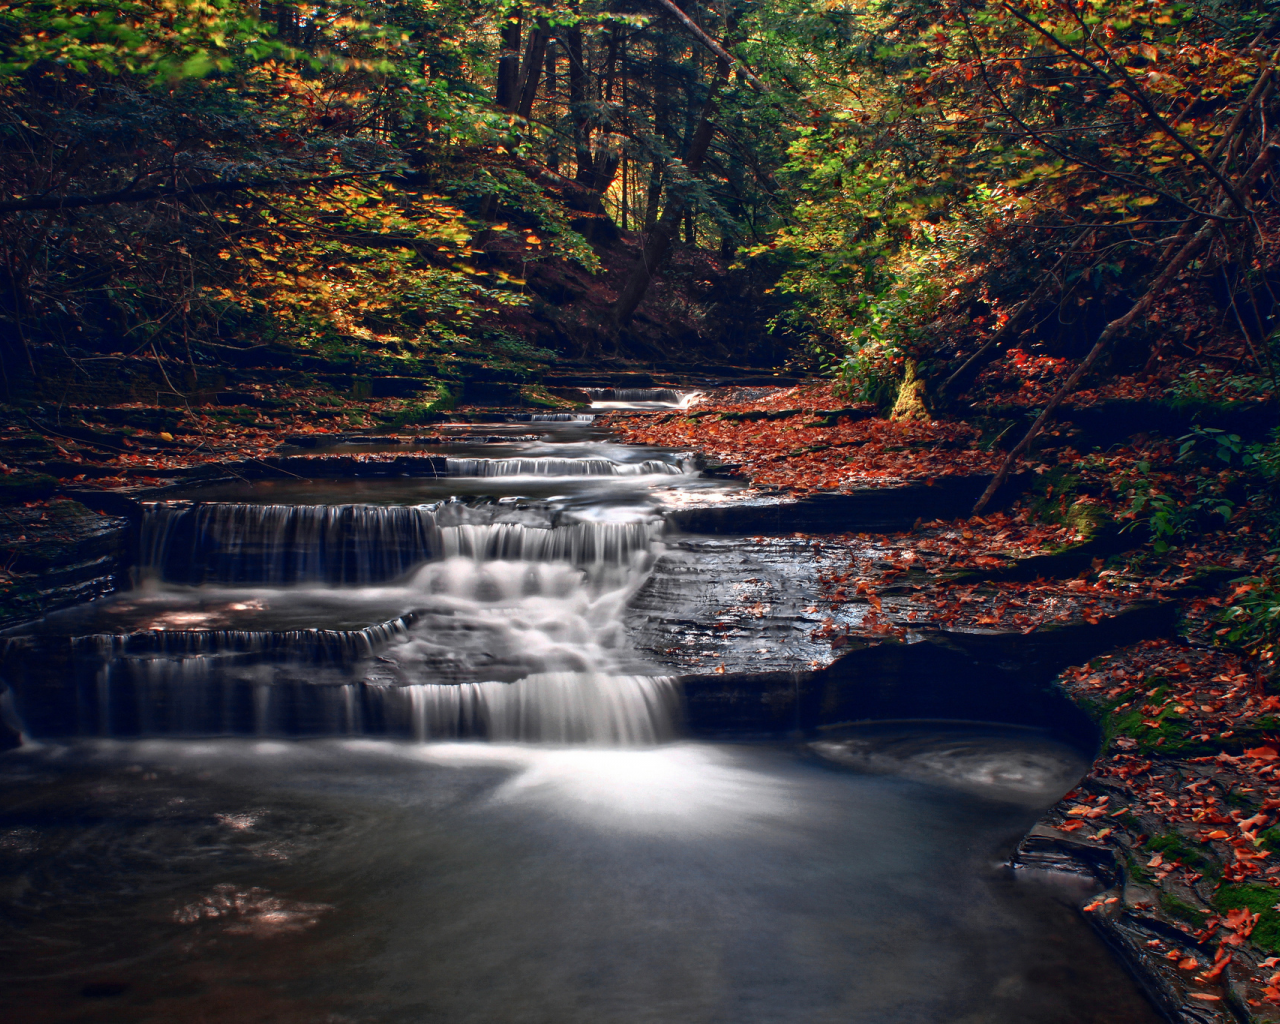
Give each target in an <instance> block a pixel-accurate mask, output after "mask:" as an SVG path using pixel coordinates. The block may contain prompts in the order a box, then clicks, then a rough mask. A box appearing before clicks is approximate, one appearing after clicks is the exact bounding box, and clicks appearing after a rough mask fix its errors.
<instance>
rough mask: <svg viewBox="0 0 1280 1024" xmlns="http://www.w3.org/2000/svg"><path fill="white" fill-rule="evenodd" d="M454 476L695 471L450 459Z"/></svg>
mask: <svg viewBox="0 0 1280 1024" xmlns="http://www.w3.org/2000/svg"><path fill="white" fill-rule="evenodd" d="M447 462H448V466H449V475H450V476H475V477H495V476H646V475H649V474H659V475H662V474H668V475H674V474H678V473H687V472H690V471H691V468H690V467H688V466H686V465H684V464H679V465H673V464H671V463H669V462H663V461H661V460H659V459H646V460H645V461H644V462H630V463H628V462H613V461H611V460H609V459H448V460H447Z"/></svg>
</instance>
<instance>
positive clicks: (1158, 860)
mask: <svg viewBox="0 0 1280 1024" xmlns="http://www.w3.org/2000/svg"><path fill="white" fill-rule="evenodd" d="M1163 863H1164V854H1163V853H1157V854H1156V855H1155V856H1154V857H1152V858H1151V859H1150V860H1149V861H1147V867H1149V868H1158V867H1159V866H1160V865H1161V864H1163Z"/></svg>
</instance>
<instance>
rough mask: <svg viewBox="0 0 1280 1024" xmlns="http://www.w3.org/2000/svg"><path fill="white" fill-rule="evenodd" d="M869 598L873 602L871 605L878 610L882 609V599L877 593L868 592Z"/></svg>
mask: <svg viewBox="0 0 1280 1024" xmlns="http://www.w3.org/2000/svg"><path fill="white" fill-rule="evenodd" d="M867 600H868V601H869V602H870V603H871V606H872V607H873V608H874V609H875V610H876V611H880V610H881V601H880V598H879V597H878V596H877V595H875V594H868V595H867Z"/></svg>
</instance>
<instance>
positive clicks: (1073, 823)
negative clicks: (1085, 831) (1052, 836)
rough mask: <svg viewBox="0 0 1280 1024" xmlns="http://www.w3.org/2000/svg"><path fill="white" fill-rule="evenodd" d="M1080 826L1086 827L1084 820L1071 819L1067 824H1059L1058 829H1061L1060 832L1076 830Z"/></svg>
mask: <svg viewBox="0 0 1280 1024" xmlns="http://www.w3.org/2000/svg"><path fill="white" fill-rule="evenodd" d="M1079 828H1084V822H1083V821H1071V822H1068V823H1067V824H1065V825H1059V826H1058V831H1059V832H1074V831H1075V830H1076V829H1079Z"/></svg>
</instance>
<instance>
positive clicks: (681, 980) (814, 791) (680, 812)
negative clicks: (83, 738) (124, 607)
mask: <svg viewBox="0 0 1280 1024" xmlns="http://www.w3.org/2000/svg"><path fill="white" fill-rule="evenodd" d="M984 735H985V737H986V739H985V740H984V738H983V737H984ZM846 738H847V737H846ZM864 739H867V743H866V744H864V745H863V747H862V748H861V749H862V750H863V754H864V756H871V751H872V748H875V749H876V750H878V751H880V752H881V753H882V754H883V757H882V758H881V759H880V760H878V761H876V764H875V770H874V771H867V770H864V769H862V768H854V767H850V766H848V765H845V766H839V767H837V768H836V769H835V770H832V768H831V767H827V766H824V764H823V763H821V762H820V761H818V760H815V759H814V758H813V756H812V752H811V751H810V750H809V749H808V748H807V747H804V746H802V747H800V748H797V749H795V750H792V749H788V748H785V747H772V746H719V745H709V744H699V743H674V744H668V745H664V746H658V747H652V748H648V749H632V750H616V749H615V750H610V749H601V748H578V749H574V748H555V747H540V746H532V745H520V744H482V743H433V744H421V745H420V744H401V743H389V742H386V741H374V740H368V739H352V740H327V741H316V742H308V743H299V742H293V743H284V742H253V741H230V740H220V741H204V742H184V741H176V740H150V741H143V742H135V743H125V742H119V741H108V742H102V743H90V744H81V745H74V746H69V747H48V748H46V749H45V750H44V751H38V752H25V753H21V754H18V755H10V756H8V757H5V758H0V784H2V786H0V836H3V837H4V839H3V841H0V866H2V867H3V869H4V871H3V877H4V878H6V879H7V880H8V882H7V883H6V885H5V887H4V889H3V890H2V891H0V911H2V912H3V915H4V917H3V920H4V921H5V922H7V928H6V930H4V931H0V979H2V980H3V982H4V984H3V986H2V987H0V1013H3V1014H4V1015H5V1017H6V1019H11V1020H19V1021H36V1020H38V1021H46V1022H50V1024H53V1022H59V1024H60V1022H64V1021H65V1022H70V1021H80V1020H89V1019H92V1020H94V1021H100V1020H105V1021H112V1022H115V1021H120V1022H124V1021H129V1022H142V1021H145V1022H151V1021H156V1022H159V1021H162V1020H178V1019H182V1020H188V1019H194V1020H201V1021H216V1022H219V1024H220V1022H222V1021H226V1022H228V1024H230V1022H232V1021H234V1022H236V1024H241V1022H242V1021H244V1020H245V1019H250V1020H253V1019H263V1020H266V1019H271V1020H276V1021H286V1022H289V1024H293V1022H295V1021H296V1022H298V1024H302V1022H313V1021H344V1022H351V1024H365V1022H368V1024H374V1022H378V1024H388V1022H390V1024H401V1022H403V1024H410V1022H413V1024H418V1022H422V1021H442V1022H443V1021H448V1022H449V1024H454V1022H463V1024H472V1022H475V1024H482V1022H483V1024H508V1022H510V1024H516V1022H520V1024H523V1022H526V1021H547V1022H553V1021H554V1022H556V1024H578V1022H581V1024H588V1022H590V1024H601V1022H605V1024H615V1022H616V1024H667V1022H670V1021H675V1020H678V1021H682V1022H691V1024H719V1022H723V1021H735V1022H738V1021H740V1022H746V1024H757V1022H759V1024H764V1022H769V1024H774V1022H779V1024H791V1022H795V1024H813V1022H818V1024H827V1022H830V1024H837V1022H839V1024H850V1022H853V1024H883V1022H896V1021H902V1022H908V1021H910V1022H916V1021H928V1022H933V1021H945V1022H951V1021H975V1022H976V1021H984V1022H991V1024H1023V1022H1027V1024H1030V1022H1036V1024H1121V1022H1124V1024H1154V1020H1155V1018H1154V1017H1153V1016H1152V1015H1151V1013H1150V1011H1149V1010H1148V1009H1147V1008H1146V1006H1145V1004H1144V1003H1143V1002H1142V1000H1141V998H1140V996H1139V995H1138V994H1137V993H1136V992H1135V991H1134V989H1133V987H1132V985H1131V984H1130V983H1129V982H1128V980H1127V979H1126V978H1125V977H1124V975H1123V974H1122V973H1121V972H1120V971H1119V969H1118V968H1117V967H1116V966H1115V965H1114V963H1113V962H1112V961H1111V960H1110V958H1109V956H1108V955H1107V953H1106V951H1105V949H1103V948H1102V947H1101V946H1100V945H1099V944H1098V943H1097V942H1096V940H1095V939H1094V938H1093V936H1092V935H1091V934H1090V932H1089V930H1088V928H1087V926H1086V925H1085V924H1084V923H1083V922H1081V920H1080V919H1079V916H1078V914H1076V912H1075V911H1074V910H1073V909H1072V902H1073V901H1074V900H1076V899H1077V898H1078V897H1079V896H1082V895H1084V893H1083V892H1080V891H1076V890H1073V889H1071V888H1070V887H1071V886H1079V885H1080V883H1079V881H1078V880H1063V881H1052V880H1049V879H1040V880H1033V879H1027V878H1023V879H1021V880H1019V881H1013V880H1012V879H1011V878H1009V877H1007V876H1006V875H1005V874H1003V873H1002V872H1000V871H999V870H998V869H995V868H993V864H994V863H995V862H996V861H997V860H998V856H999V853H1000V851H1001V850H1002V849H1007V846H1008V844H1009V843H1010V842H1012V840H1013V839H1014V838H1015V837H1016V836H1017V835H1019V834H1020V833H1021V832H1022V831H1023V830H1024V829H1025V828H1026V827H1027V826H1028V825H1029V824H1030V822H1031V821H1033V820H1034V818H1035V816H1036V815H1037V814H1038V810H1037V808H1036V807H1033V806H1031V804H1030V803H1029V802H1028V803H1025V804H1022V803H1016V802H1009V801H1007V800H1005V799H1003V798H1001V799H989V796H990V795H991V792H1001V791H1007V790H1008V789H1009V787H1008V784H1007V776H1009V774H1010V773H1013V774H1017V773H1018V772H1019V771H1021V769H1020V768H1018V767H1017V766H1018V765H1024V764H1044V765H1052V764H1055V763H1057V764H1061V765H1064V766H1065V765H1066V763H1067V762H1068V760H1069V759H1070V755H1069V753H1068V752H1064V751H1063V749H1062V748H1060V747H1059V746H1058V745H1056V744H1054V743H1053V742H1051V741H1049V740H1047V739H1046V738H1045V737H1043V736H1039V735H1037V734H1033V733H1027V732H1023V733H1020V734H1019V733H1017V732H1016V731H1010V730H1001V729H995V730H990V731H984V730H983V729H982V728H969V729H968V730H967V731H962V732H961V733H958V734H953V735H948V734H947V730H945V729H944V730H937V729H935V728H934V727H932V726H925V727H921V726H900V727H897V729H896V731H894V730H889V731H881V732H880V733H879V734H878V735H876V736H874V737H870V738H865V737H864ZM984 743H985V744H986V751H985V754H984V752H983V745H984ZM906 750H911V751H912V752H913V753H911V754H910V755H908V756H906V757H902V756H898V755H899V754H900V753H901V752H902V751H906ZM930 750H932V751H934V752H935V753H937V754H938V755H940V756H943V758H944V763H947V764H950V763H954V761H955V760H956V758H957V757H959V755H957V754H955V753H954V752H955V751H960V750H963V751H965V752H966V753H965V754H964V755H963V757H960V758H959V759H960V760H962V761H967V762H968V761H971V762H973V763H975V764H976V763H984V764H986V766H987V767H985V768H983V769H981V770H980V771H979V772H978V773H977V778H978V780H979V781H978V782H975V781H974V780H975V775H974V773H973V772H970V771H968V770H967V769H965V770H962V771H961V772H960V773H959V776H958V777H959V778H960V780H961V785H960V786H959V788H957V787H955V786H954V785H952V781H954V778H955V777H956V774H955V773H949V772H947V771H944V772H942V773H941V776H947V777H949V778H951V779H952V781H948V782H946V784H940V783H939V782H938V779H937V778H935V779H933V780H932V781H921V780H918V779H915V778H908V777H906V775H905V774H904V773H903V772H896V771H893V770H890V765H891V762H893V761H894V760H895V759H896V760H897V762H898V763H908V762H911V763H917V762H921V760H922V759H923V761H926V762H927V761H929V757H930V755H929V754H928V753H927V752H928V751H930ZM949 751H950V752H952V753H948V752H949ZM1076 757H1077V760H1076V761H1075V762H1074V765H1075V767H1074V768H1073V769H1072V770H1074V771H1078V770H1079V768H1080V765H1081V764H1082V763H1083V762H1082V761H1080V760H1079V759H1078V755H1076ZM984 758H985V761H984ZM913 759H914V761H913ZM1001 764H1002V765H1005V766H1006V767H1007V769H1008V770H1007V771H1005V770H998V769H995V770H993V768H992V766H993V765H1001ZM914 771H915V769H914V768H908V769H907V772H908V773H911V772H914ZM1054 771H1055V769H1052V768H1049V769H1046V770H1045V772H1044V773H1043V774H1042V775H1041V776H1039V778H1040V779H1041V781H1042V782H1043V783H1044V785H1045V786H1048V789H1045V788H1043V787H1041V788H1039V789H1038V790H1037V792H1038V794H1039V795H1038V796H1037V797H1036V799H1037V800H1039V801H1041V802H1043V801H1045V800H1048V799H1052V796H1053V794H1054V793H1055V792H1056V791H1058V787H1061V786H1063V785H1069V784H1070V780H1069V779H1067V778H1066V775H1065V772H1066V769H1065V767H1064V768H1063V774H1056V775H1055V774H1054ZM1050 776H1052V777H1053V779H1054V780H1055V781H1054V782H1053V783H1052V785H1049V782H1048V780H1049V778H1050ZM983 779H989V780H993V781H992V782H991V783H983V782H981V780H983ZM983 785H987V786H988V788H989V789H990V791H991V792H989V793H987V794H986V795H979V794H978V792H977V790H976V789H973V787H974V786H978V787H979V788H981V786H983ZM1036 785H1037V786H1040V783H1036ZM1030 799H1031V798H1030V797H1028V801H1030ZM94 986H97V987H96V988H95V987H94ZM103 986H107V987H110V986H115V988H113V989H112V992H113V993H114V994H112V995H101V994H99V995H94V996H85V995H83V994H82V993H83V992H84V991H85V990H86V989H90V990H92V991H94V992H104V991H105V989H104V988H103ZM259 990H261V991H262V992H264V993H265V994H267V995H269V998H266V999H265V1002H263V1003H261V1004H259V1003H258V1002H256V1001H255V998H256V997H254V996H252V995H251V993H253V992H256V991H259ZM266 1008H270V1015H269V1016H256V1017H255V1014H260V1012H261V1013H265V1012H266Z"/></svg>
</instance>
